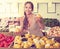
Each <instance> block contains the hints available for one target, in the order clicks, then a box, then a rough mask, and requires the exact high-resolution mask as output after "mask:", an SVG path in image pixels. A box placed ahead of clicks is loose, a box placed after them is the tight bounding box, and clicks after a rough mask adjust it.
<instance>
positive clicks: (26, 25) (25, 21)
mask: <svg viewBox="0 0 60 49" xmlns="http://www.w3.org/2000/svg"><path fill="white" fill-rule="evenodd" d="M28 3H29V4H31V8H32V11H33V8H34V6H33V3H32V2H30V1H27V2H26V3H25V5H26V4H28ZM24 15H25V18H24V21H23V29H27V28H28V23H29V22H28V18H27V15H26V13H25V12H24Z"/></svg>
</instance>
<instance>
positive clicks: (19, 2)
mask: <svg viewBox="0 0 60 49" xmlns="http://www.w3.org/2000/svg"><path fill="white" fill-rule="evenodd" d="M26 1H31V2H33V4H34V13H39V14H40V15H41V16H42V17H43V18H57V19H58V20H60V0H0V17H21V16H23V10H24V3H25V2H26Z"/></svg>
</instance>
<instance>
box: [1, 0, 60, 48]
mask: <svg viewBox="0 0 60 49" xmlns="http://www.w3.org/2000/svg"><path fill="white" fill-rule="evenodd" d="M26 1H31V2H33V4H34V11H33V12H34V13H35V14H38V15H41V16H42V17H43V21H44V24H45V26H46V27H47V28H46V29H45V30H42V32H43V33H44V36H43V37H38V36H36V35H33V34H32V35H31V34H29V33H27V34H22V35H20V34H19V32H20V28H19V25H20V22H19V18H20V17H22V16H23V10H24V3H25V2H26ZM17 34H19V35H17ZM0 47H8V48H29V47H34V48H60V0H0Z"/></svg>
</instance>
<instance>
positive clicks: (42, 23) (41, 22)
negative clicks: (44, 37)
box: [36, 17, 45, 30]
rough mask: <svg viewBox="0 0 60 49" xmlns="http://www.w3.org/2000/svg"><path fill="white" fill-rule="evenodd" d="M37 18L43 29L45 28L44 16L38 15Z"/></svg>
mask: <svg viewBox="0 0 60 49" xmlns="http://www.w3.org/2000/svg"><path fill="white" fill-rule="evenodd" d="M36 19H37V23H38V25H39V27H40V29H41V30H43V29H44V28H45V25H44V22H43V18H42V17H36Z"/></svg>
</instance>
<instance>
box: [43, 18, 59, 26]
mask: <svg viewBox="0 0 60 49" xmlns="http://www.w3.org/2000/svg"><path fill="white" fill-rule="evenodd" d="M43 21H44V24H45V26H47V27H54V26H60V21H59V20H58V19H55V18H53V19H52V18H44V19H43Z"/></svg>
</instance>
